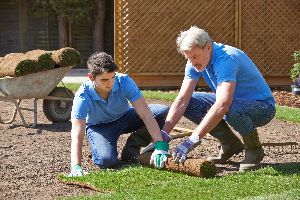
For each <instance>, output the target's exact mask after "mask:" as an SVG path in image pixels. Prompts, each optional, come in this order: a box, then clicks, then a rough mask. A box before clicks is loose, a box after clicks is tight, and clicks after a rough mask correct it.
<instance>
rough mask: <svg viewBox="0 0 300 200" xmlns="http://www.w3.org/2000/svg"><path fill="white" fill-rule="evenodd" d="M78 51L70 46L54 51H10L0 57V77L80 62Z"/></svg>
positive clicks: (14, 75) (30, 72)
mask: <svg viewBox="0 0 300 200" xmlns="http://www.w3.org/2000/svg"><path fill="white" fill-rule="evenodd" d="M80 62H81V57H80V53H79V52H78V51H77V50H75V49H73V48H70V47H65V48H62V49H59V50H56V51H45V50H40V49H38V50H33V51H28V52H27V53H10V54H7V55H6V56H4V57H0V78H1V77H6V76H10V77H18V76H24V75H26V74H32V73H35V72H41V71H46V70H50V69H54V68H58V67H67V66H75V65H78V64H80Z"/></svg>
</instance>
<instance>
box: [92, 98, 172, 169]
mask: <svg viewBox="0 0 300 200" xmlns="http://www.w3.org/2000/svg"><path fill="white" fill-rule="evenodd" d="M149 109H150V110H151V112H152V113H153V116H154V117H155V119H156V121H157V122H158V124H159V126H160V128H162V127H163V125H164V122H165V118H166V116H167V114H168V111H169V108H168V107H167V106H164V105H160V104H150V105H149ZM143 127H145V124H144V122H143V121H142V119H141V118H140V117H139V116H138V114H137V113H136V111H135V110H134V109H133V108H131V109H130V110H129V111H128V112H127V113H126V114H124V115H123V116H122V117H121V118H119V119H118V120H116V121H113V122H110V123H103V124H97V125H91V126H87V128H86V135H87V137H88V140H89V143H90V149H91V152H92V157H93V162H94V163H95V164H96V165H97V166H98V167H99V168H109V167H114V166H115V165H116V164H117V163H118V151H117V141H118V138H119V137H120V135H122V134H125V133H132V132H134V131H137V130H138V129H141V128H143ZM149 142H150V141H149Z"/></svg>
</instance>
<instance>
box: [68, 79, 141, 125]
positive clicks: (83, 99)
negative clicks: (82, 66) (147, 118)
mask: <svg viewBox="0 0 300 200" xmlns="http://www.w3.org/2000/svg"><path fill="white" fill-rule="evenodd" d="M141 97H142V93H141V91H140V90H139V88H138V87H137V85H136V84H135V82H134V81H133V80H132V79H131V78H130V77H129V76H128V75H126V74H121V73H116V76H115V82H114V86H113V88H112V90H111V92H110V95H109V98H108V100H105V99H103V98H102V97H101V96H99V95H98V93H97V92H96V90H95V89H94V86H93V82H92V81H85V82H84V83H83V84H82V85H81V86H80V88H79V89H78V91H77V92H76V94H75V97H74V100H73V107H72V113H71V116H72V118H73V119H74V118H75V119H83V120H86V123H87V125H95V124H100V123H108V122H112V121H115V120H117V119H119V118H120V117H122V116H123V115H124V114H125V113H126V112H127V111H128V110H129V109H130V108H131V106H130V105H129V102H130V103H133V102H135V101H136V100H138V99H139V98H141ZM128 101H129V102H128Z"/></svg>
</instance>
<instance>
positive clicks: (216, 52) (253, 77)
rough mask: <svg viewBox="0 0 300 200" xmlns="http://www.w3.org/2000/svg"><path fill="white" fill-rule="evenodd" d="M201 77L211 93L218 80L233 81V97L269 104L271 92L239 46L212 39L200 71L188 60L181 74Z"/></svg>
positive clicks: (195, 78) (271, 99)
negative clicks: (211, 44) (234, 85)
mask: <svg viewBox="0 0 300 200" xmlns="http://www.w3.org/2000/svg"><path fill="white" fill-rule="evenodd" d="M200 77H203V78H204V80H205V82H206V83H207V84H208V86H209V87H210V88H211V89H212V91H213V92H214V93H215V92H216V88H217V86H218V84H219V83H222V82H236V88H235V93H234V98H244V99H251V100H257V101H265V102H268V103H270V104H272V105H273V106H274V105H275V100H274V97H273V95H272V92H271V90H270V88H269V86H268V84H267V83H266V81H265V79H264V78H263V76H262V74H261V73H260V72H259V70H258V69H257V67H256V66H255V64H254V63H253V61H252V60H251V59H250V58H249V57H248V56H247V55H246V54H245V53H244V52H243V51H241V50H240V49H237V48H235V47H231V46H228V45H223V44H221V43H216V42H213V49H212V56H211V59H210V62H209V64H208V65H207V66H206V68H205V69H204V70H203V71H197V70H196V69H195V68H194V67H193V66H192V64H191V63H190V62H187V64H186V67H185V78H186V79H193V80H198V79H199V78H200Z"/></svg>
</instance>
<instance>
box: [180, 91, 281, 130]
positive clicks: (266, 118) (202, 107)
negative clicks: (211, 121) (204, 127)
mask: <svg viewBox="0 0 300 200" xmlns="http://www.w3.org/2000/svg"><path fill="white" fill-rule="evenodd" d="M215 101H216V95H215V94H214V93H205V92H194V93H193V95H192V98H191V100H190V102H189V104H188V107H187V109H186V111H185V113H184V116H185V117H186V118H188V119H189V120H191V121H192V122H194V123H196V124H199V123H200V122H201V120H202V119H203V117H204V116H205V115H206V113H207V111H208V110H209V109H210V108H211V106H212V105H213V104H214V103H215ZM275 112H276V111H275V108H274V106H273V105H271V104H269V103H266V102H263V101H255V100H248V99H234V100H233V102H232V104H231V106H230V109H229V111H228V113H227V114H226V115H225V117H224V119H225V121H226V122H227V123H228V124H229V125H230V126H232V127H233V129H235V130H236V131H237V132H238V133H239V134H241V135H242V136H245V135H247V134H250V133H252V132H253V131H254V130H255V129H256V127H260V126H264V125H266V124H268V123H269V122H270V121H271V120H272V119H273V118H274V116H275Z"/></svg>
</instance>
